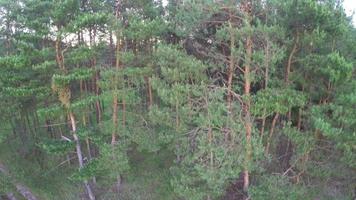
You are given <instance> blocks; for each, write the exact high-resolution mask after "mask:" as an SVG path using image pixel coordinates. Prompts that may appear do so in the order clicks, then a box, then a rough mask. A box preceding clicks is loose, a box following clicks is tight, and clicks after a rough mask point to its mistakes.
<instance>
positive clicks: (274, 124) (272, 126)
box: [265, 113, 279, 155]
mask: <svg viewBox="0 0 356 200" xmlns="http://www.w3.org/2000/svg"><path fill="white" fill-rule="evenodd" d="M278 117H279V113H276V114H275V115H274V117H273V120H272V124H271V129H270V130H269V135H268V138H267V144H266V148H265V155H268V153H269V147H270V143H271V139H272V136H273V132H274V127H275V126H276V122H277V120H278Z"/></svg>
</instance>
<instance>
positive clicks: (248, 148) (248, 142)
mask: <svg viewBox="0 0 356 200" xmlns="http://www.w3.org/2000/svg"><path fill="white" fill-rule="evenodd" d="M251 59H252V39H251V36H248V37H247V39H246V59H245V62H246V63H245V69H244V81H245V83H244V95H245V98H246V100H245V102H244V112H245V116H244V123H245V129H246V155H245V164H244V165H245V166H244V168H245V169H244V185H243V189H244V191H245V192H247V191H248V186H249V182H250V179H249V165H250V162H251V156H252V146H251V137H252V119H251V113H250V106H251V100H250V90H251V77H250V76H251V74H250V70H251Z"/></svg>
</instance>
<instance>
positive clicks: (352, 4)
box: [344, 0, 356, 27]
mask: <svg viewBox="0 0 356 200" xmlns="http://www.w3.org/2000/svg"><path fill="white" fill-rule="evenodd" d="M344 8H345V12H346V14H347V15H348V16H350V15H352V14H353V12H356V0H344ZM352 23H353V25H354V26H355V27H356V16H355V15H354V16H353V19H352Z"/></svg>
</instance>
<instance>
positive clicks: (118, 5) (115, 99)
mask: <svg viewBox="0 0 356 200" xmlns="http://www.w3.org/2000/svg"><path fill="white" fill-rule="evenodd" d="M120 9H121V0H117V1H116V11H115V17H116V18H117V20H119V18H120ZM120 35H121V31H120V30H117V32H116V55H115V58H116V62H115V69H116V72H115V73H116V74H115V76H114V94H113V95H114V96H113V104H112V107H113V116H112V120H113V125H114V130H113V133H112V135H111V145H112V148H113V150H114V149H115V144H116V140H117V138H116V137H117V135H118V133H117V126H118V119H117V115H118V96H117V93H118V84H119V83H118V82H119V77H118V74H117V73H119V70H120V69H121V68H122V67H121V65H120V49H121V45H120V42H121V37H120ZM122 103H123V109H124V108H125V106H124V101H123V102H122ZM123 113H124V111H123ZM116 189H117V192H118V193H119V192H120V190H121V176H120V175H118V176H117V182H116Z"/></svg>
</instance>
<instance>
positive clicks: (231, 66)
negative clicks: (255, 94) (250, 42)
mask: <svg viewBox="0 0 356 200" xmlns="http://www.w3.org/2000/svg"><path fill="white" fill-rule="evenodd" d="M229 28H230V52H231V53H230V58H229V69H228V73H227V75H228V80H227V107H228V111H229V113H230V114H231V113H232V78H233V74H234V69H235V57H234V49H235V36H234V34H233V30H232V29H233V28H232V25H231V22H230V21H229Z"/></svg>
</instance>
